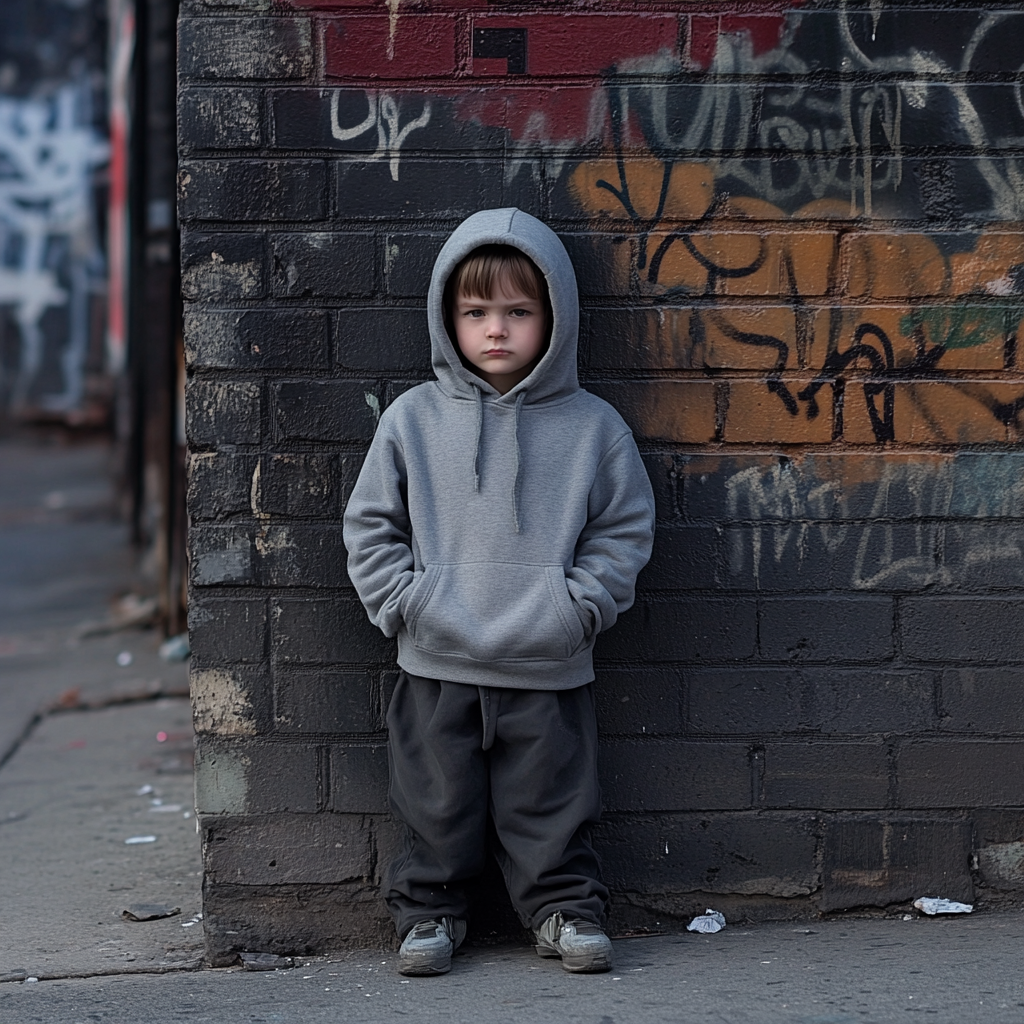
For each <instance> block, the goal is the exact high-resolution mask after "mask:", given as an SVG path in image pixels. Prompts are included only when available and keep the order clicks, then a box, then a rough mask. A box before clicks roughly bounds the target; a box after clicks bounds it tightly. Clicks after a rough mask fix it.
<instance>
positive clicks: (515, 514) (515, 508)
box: [512, 390, 526, 533]
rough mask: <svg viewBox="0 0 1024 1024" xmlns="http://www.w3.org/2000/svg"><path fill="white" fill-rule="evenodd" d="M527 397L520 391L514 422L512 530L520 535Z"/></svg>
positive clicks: (524, 392)
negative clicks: (521, 420)
mask: <svg viewBox="0 0 1024 1024" xmlns="http://www.w3.org/2000/svg"><path fill="white" fill-rule="evenodd" d="M525 397H526V391H525V390H523V391H520V392H519V394H518V395H517V396H516V411H515V417H514V419H513V422H512V437H513V440H514V443H513V452H514V454H513V457H514V458H515V463H514V470H515V475H514V477H513V480H512V528H513V530H514V531H515V532H516V533H519V477H520V475H521V468H522V452H521V451H520V450H519V410H520V409H522V407H523V399H524V398H525Z"/></svg>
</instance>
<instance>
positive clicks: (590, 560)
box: [566, 434, 654, 636]
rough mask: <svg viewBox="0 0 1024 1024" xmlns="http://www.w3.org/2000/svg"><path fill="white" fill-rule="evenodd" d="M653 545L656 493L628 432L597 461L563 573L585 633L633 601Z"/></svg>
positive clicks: (597, 629)
mask: <svg viewBox="0 0 1024 1024" xmlns="http://www.w3.org/2000/svg"><path fill="white" fill-rule="evenodd" d="M653 543H654V492H653V491H652V489H651V481H650V480H649V478H648V476H647V471H646V470H645V469H644V464H643V462H642V461H641V459H640V453H639V451H637V447H636V443H635V442H634V441H633V436H632V434H625V435H623V436H622V437H621V438H620V439H619V440H618V441H617V442H616V443H615V444H614V445H613V446H612V447H611V449H609V451H608V452H607V454H606V455H605V456H604V458H603V459H602V460H601V463H600V465H599V466H598V468H597V473H596V474H595V478H594V483H593V485H592V487H591V489H590V497H589V500H588V506H587V525H586V526H585V527H584V529H583V532H582V533H581V534H580V539H579V541H578V542H577V544H576V557H575V559H574V563H573V567H572V568H571V569H570V570H569V571H568V572H567V573H566V580H567V583H568V587H569V593H570V594H571V595H572V598H573V601H574V602H575V603H576V607H577V611H578V612H579V613H580V619H581V620H582V622H583V628H584V630H585V631H586V634H587V636H590V635H591V633H600V632H602V631H603V630H606V629H608V628H609V627H611V626H613V625H614V624H615V620H616V619H617V618H618V617H619V614H620V613H621V612H624V611H626V609H627V608H629V607H630V606H631V605H632V604H633V598H634V596H635V587H636V577H637V574H638V573H639V572H640V570H641V569H642V568H643V567H644V566H645V565H646V564H647V561H648V559H649V558H650V557H651V546H652V544H653Z"/></svg>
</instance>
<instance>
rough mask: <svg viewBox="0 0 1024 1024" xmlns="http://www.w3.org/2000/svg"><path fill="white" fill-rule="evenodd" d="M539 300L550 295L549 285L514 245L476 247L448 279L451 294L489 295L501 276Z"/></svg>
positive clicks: (530, 296)
mask: <svg viewBox="0 0 1024 1024" xmlns="http://www.w3.org/2000/svg"><path fill="white" fill-rule="evenodd" d="M499 278H500V279H502V280H504V281H507V282H508V284H509V285H511V286H512V288H513V289H515V290H516V291H518V292H520V293H521V294H523V295H526V296H528V297H529V298H531V299H536V300H537V301H538V302H542V301H544V299H546V298H547V286H546V285H545V283H544V278H543V277H542V276H541V272H540V271H539V270H538V269H537V265H536V264H535V263H534V262H533V260H531V259H530V257H529V256H527V255H526V254H525V253H522V252H520V251H519V250H518V249H516V248H515V247H514V246H511V245H482V246H480V248H479V249H474V250H473V251H472V252H471V253H470V254H469V255H468V256H467V257H466V258H465V259H464V260H463V261H462V262H461V263H460V264H459V265H458V266H457V267H456V268H455V271H454V272H453V273H452V276H451V277H450V278H449V279H448V286H449V288H450V289H451V293H450V294H451V295H452V296H456V295H466V296H470V297H472V298H474V299H489V298H490V297H491V296H492V295H493V294H494V292H495V291H496V282H497V280H498V279H499Z"/></svg>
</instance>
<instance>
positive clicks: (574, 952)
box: [533, 911, 612, 974]
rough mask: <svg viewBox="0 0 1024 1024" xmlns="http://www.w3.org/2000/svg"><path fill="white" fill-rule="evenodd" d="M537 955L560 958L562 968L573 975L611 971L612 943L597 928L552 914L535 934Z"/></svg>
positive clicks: (576, 919) (593, 925)
mask: <svg viewBox="0 0 1024 1024" xmlns="http://www.w3.org/2000/svg"><path fill="white" fill-rule="evenodd" d="M533 935H534V938H535V939H536V940H537V946H536V949H537V953H538V954H539V955H540V956H545V957H561V959H562V966H563V967H564V968H565V969H566V970H567V971H572V972H573V973H576V974H596V973H598V972H599V971H610V970H611V969H612V944H611V940H610V939H609V938H608V936H607V935H605V933H604V932H603V931H601V929H600V927H599V926H598V925H596V924H593V923H592V922H590V921H583V920H580V919H579V918H567V917H563V916H562V912H561V911H557V912H556V913H554V914H552V915H551V916H550V917H549V918H548V919H547V920H546V921H545V922H544V923H543V924H542V925H541V926H540V927H539V928H538V929H537V930H536V931H535V932H534V933H533Z"/></svg>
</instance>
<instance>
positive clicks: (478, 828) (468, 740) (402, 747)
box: [383, 672, 488, 938]
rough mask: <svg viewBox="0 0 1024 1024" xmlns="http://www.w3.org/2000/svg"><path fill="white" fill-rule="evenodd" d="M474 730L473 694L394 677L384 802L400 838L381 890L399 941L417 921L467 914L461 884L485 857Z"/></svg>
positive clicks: (481, 767)
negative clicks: (402, 831) (402, 832)
mask: <svg viewBox="0 0 1024 1024" xmlns="http://www.w3.org/2000/svg"><path fill="white" fill-rule="evenodd" d="M481 729H482V722H481V713H480V694H479V690H478V689H477V687H475V686H466V685H464V684H462V683H449V682H441V681H439V680H436V679H424V678H421V677H419V676H412V675H409V674H408V673H406V672H402V673H401V674H400V675H399V678H398V684H397V686H396V687H395V693H394V696H393V697H392V698H391V704H390V706H389V708H388V764H389V767H390V774H391V784H390V788H389V793H388V798H389V803H390V805H391V810H392V813H393V814H394V815H395V816H396V817H397V818H398V819H399V821H401V822H403V823H404V824H405V825H406V833H407V834H406V842H405V845H404V848H401V849H400V850H399V851H398V852H397V854H396V856H395V858H394V860H393V861H392V863H391V865H390V867H389V869H388V870H387V872H386V873H385V878H384V887H383V888H384V893H385V897H384V898H385V901H386V902H387V905H388V909H389V910H390V912H391V915H392V917H393V918H394V919H395V925H396V927H397V929H398V934H399V936H400V937H402V938H404V937H405V935H406V933H407V932H408V931H409V930H410V929H411V928H412V927H413V926H414V925H416V924H418V923H419V922H420V921H429V920H432V919H434V918H439V917H442V916H449V915H450V916H451V917H461V918H464V917H466V915H467V912H468V903H467V898H466V894H465V889H464V885H463V883H464V882H465V881H466V880H468V879H470V878H474V877H475V876H477V875H479V874H480V872H481V871H482V870H483V866H484V859H485V856H486V853H485V851H486V826H487V810H488V769H487V760H486V755H485V753H484V751H483V750H481V744H480V736H481Z"/></svg>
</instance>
